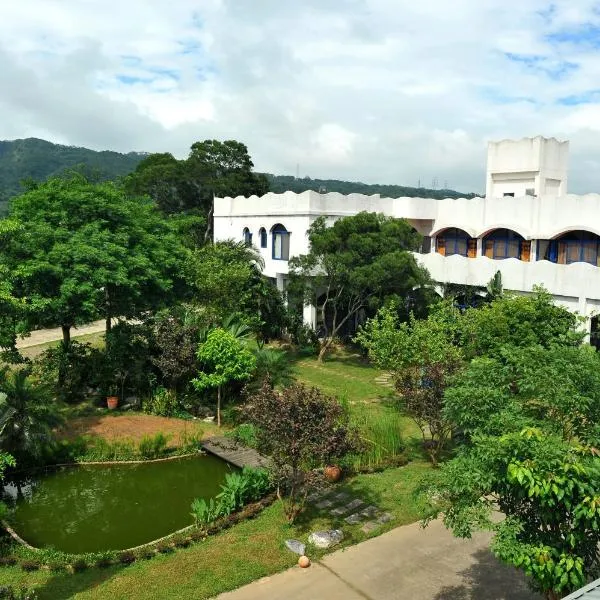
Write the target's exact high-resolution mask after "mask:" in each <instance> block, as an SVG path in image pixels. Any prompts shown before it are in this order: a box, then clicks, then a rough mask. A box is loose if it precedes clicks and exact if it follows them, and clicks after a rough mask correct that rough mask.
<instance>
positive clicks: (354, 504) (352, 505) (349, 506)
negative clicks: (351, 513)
mask: <svg viewBox="0 0 600 600" xmlns="http://www.w3.org/2000/svg"><path fill="white" fill-rule="evenodd" d="M363 504H364V502H363V501H362V500H359V499H358V498H355V499H354V500H352V502H349V503H348V504H346V508H347V509H348V510H354V509H356V508H358V507H359V506H362V505H363Z"/></svg>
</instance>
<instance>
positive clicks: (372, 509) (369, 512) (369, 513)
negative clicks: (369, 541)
mask: <svg viewBox="0 0 600 600" xmlns="http://www.w3.org/2000/svg"><path fill="white" fill-rule="evenodd" d="M378 512H379V509H378V508H377V507H376V506H367V508H365V509H364V510H361V511H360V514H361V515H364V516H365V517H367V518H369V519H372V518H373V517H374V516H375V515H376V514H377V513H378Z"/></svg>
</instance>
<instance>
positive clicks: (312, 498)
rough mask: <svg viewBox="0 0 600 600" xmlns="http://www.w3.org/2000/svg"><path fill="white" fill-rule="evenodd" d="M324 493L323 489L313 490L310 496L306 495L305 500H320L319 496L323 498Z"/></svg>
mask: <svg viewBox="0 0 600 600" xmlns="http://www.w3.org/2000/svg"><path fill="white" fill-rule="evenodd" d="M326 495H327V494H326V493H325V492H323V491H320V492H313V493H312V494H311V495H310V496H307V497H306V500H307V501H308V502H316V501H317V500H320V499H321V498H323V497H324V496H326Z"/></svg>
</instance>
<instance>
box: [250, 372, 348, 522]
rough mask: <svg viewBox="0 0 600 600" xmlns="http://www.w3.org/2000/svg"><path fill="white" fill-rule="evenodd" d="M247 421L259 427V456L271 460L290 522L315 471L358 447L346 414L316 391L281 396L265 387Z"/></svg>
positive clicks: (298, 389) (295, 389)
mask: <svg viewBox="0 0 600 600" xmlns="http://www.w3.org/2000/svg"><path fill="white" fill-rule="evenodd" d="M245 415H246V417H247V419H248V421H249V422H250V423H252V424H253V425H254V426H255V427H256V432H257V437H258V449H259V451H260V452H261V453H263V454H265V455H267V456H269V457H270V459H271V461H272V464H273V471H274V474H275V477H276V478H277V481H278V484H279V485H280V487H281V488H283V489H285V491H286V492H287V501H286V503H285V511H286V515H287V516H288V518H289V519H290V520H293V519H294V518H295V517H296V515H297V514H298V513H299V512H300V511H301V510H302V507H303V504H304V501H305V499H306V489H307V488H306V486H305V484H306V483H307V481H308V479H309V477H310V473H311V471H312V469H314V468H316V467H320V466H324V465H326V464H328V463H329V462H330V461H332V460H334V459H339V458H342V457H343V456H344V455H346V454H348V453H350V452H353V451H354V450H356V448H357V446H358V442H357V435H356V432H355V431H354V429H353V428H351V427H350V425H349V419H348V413H347V411H345V410H344V408H343V407H342V405H341V404H340V403H339V402H338V401H337V400H335V399H334V398H330V397H328V396H325V395H324V394H323V393H322V392H321V391H320V390H318V389H317V388H307V387H305V386H304V385H301V384H294V385H291V386H289V387H288V388H285V389H284V390H282V391H281V392H279V391H277V390H274V389H273V388H272V387H271V386H270V385H268V384H265V385H264V386H263V387H262V388H261V390H260V391H259V392H257V393H256V394H254V395H253V396H252V397H251V398H250V399H249V402H248V404H247V406H246V407H245Z"/></svg>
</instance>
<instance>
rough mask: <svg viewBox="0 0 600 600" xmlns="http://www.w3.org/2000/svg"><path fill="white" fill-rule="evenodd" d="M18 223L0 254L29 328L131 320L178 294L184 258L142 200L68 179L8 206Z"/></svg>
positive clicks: (110, 187)
mask: <svg viewBox="0 0 600 600" xmlns="http://www.w3.org/2000/svg"><path fill="white" fill-rule="evenodd" d="M11 219H12V220H13V221H15V222H17V223H19V224H20V227H19V228H18V230H17V231H15V232H14V233H13V234H11V235H10V239H8V240H7V243H6V245H5V247H4V248H3V249H2V252H0V264H2V265H4V267H5V268H9V269H10V270H11V271H12V273H13V290H14V294H15V296H17V297H21V298H26V299H27V309H28V310H27V312H26V321H27V327H28V328H36V327H56V326H60V327H62V330H63V341H64V342H65V347H66V348H68V345H69V343H70V332H71V328H72V327H73V326H74V325H80V324H84V323H89V322H90V321H92V320H94V319H96V318H98V317H100V316H102V317H104V318H105V319H106V322H107V329H110V323H111V319H112V318H113V317H117V316H119V317H126V318H131V317H137V316H139V315H140V314H141V313H143V312H144V311H147V310H150V309H152V308H156V307H158V306H162V305H164V304H165V302H167V301H168V299H169V296H170V295H171V294H173V293H174V292H175V291H181V290H182V287H181V286H182V285H183V284H182V281H181V276H180V271H181V264H182V262H183V261H184V258H185V251H184V249H183V248H182V246H181V244H180V243H179V241H178V239H177V237H176V236H175V235H174V233H173V232H172V230H171V229H170V227H169V225H168V223H167V222H166V221H165V219H164V218H163V217H162V216H161V215H160V214H159V213H158V212H157V210H156V209H155V207H154V205H153V203H152V202H151V201H150V200H149V199H144V198H130V197H129V196H127V195H126V194H125V192H124V191H123V190H122V189H121V188H120V187H118V186H116V185H114V184H112V183H101V184H91V183H89V182H88V181H87V180H86V179H85V178H83V177H81V176H78V175H75V176H73V177H71V178H68V179H60V178H57V179H50V180H49V181H47V182H46V183H43V184H40V185H35V186H33V187H32V188H31V189H30V190H29V191H27V192H26V193H25V194H23V195H22V196H19V197H18V198H15V199H14V200H13V203H12V205H11Z"/></svg>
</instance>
